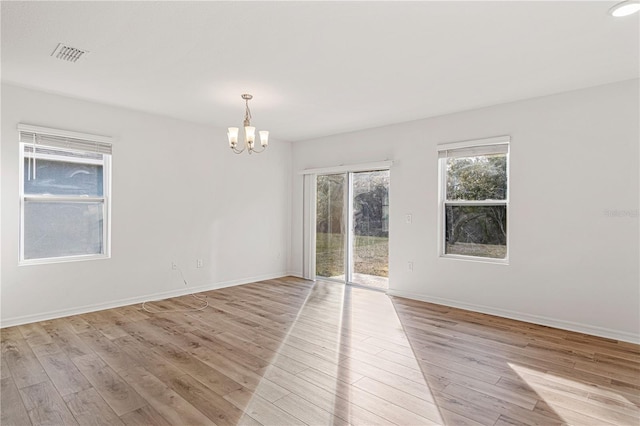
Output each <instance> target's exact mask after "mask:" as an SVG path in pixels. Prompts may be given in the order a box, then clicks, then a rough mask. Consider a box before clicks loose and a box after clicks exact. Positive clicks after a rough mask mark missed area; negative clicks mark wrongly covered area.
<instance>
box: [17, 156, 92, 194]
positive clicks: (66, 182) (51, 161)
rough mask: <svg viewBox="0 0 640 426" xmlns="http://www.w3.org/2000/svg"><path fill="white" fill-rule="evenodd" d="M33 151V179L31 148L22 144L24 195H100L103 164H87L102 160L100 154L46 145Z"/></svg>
mask: <svg viewBox="0 0 640 426" xmlns="http://www.w3.org/2000/svg"><path fill="white" fill-rule="evenodd" d="M36 153H37V156H38V158H36V161H35V164H36V170H35V179H34V176H33V175H34V173H33V170H32V168H33V160H32V159H31V158H29V157H30V156H31V155H32V148H31V147H25V159H24V193H25V194H51V195H87V196H90V197H102V196H103V166H102V164H91V163H96V162H97V161H102V155H101V154H74V153H71V152H64V151H60V150H53V149H46V148H38V149H37V151H36ZM82 160H85V161H87V163H83V162H82ZM79 161H80V162H79Z"/></svg>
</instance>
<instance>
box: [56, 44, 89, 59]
mask: <svg viewBox="0 0 640 426" xmlns="http://www.w3.org/2000/svg"><path fill="white" fill-rule="evenodd" d="M87 53H89V51H88V50H82V49H78V48H77V47H71V46H68V45H66V44H64V43H58V46H57V47H56V48H55V50H54V51H53V53H51V56H53V57H56V58H58V59H62V60H63V61H68V62H77V61H78V59H80V58H81V57H83V56H84V55H86V54H87Z"/></svg>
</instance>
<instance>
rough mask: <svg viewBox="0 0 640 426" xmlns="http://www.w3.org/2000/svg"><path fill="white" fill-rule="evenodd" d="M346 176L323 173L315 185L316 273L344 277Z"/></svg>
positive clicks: (331, 276) (336, 277) (337, 277)
mask: <svg viewBox="0 0 640 426" xmlns="http://www.w3.org/2000/svg"><path fill="white" fill-rule="evenodd" d="M346 184H347V175H346V174H337V175H321V176H318V177H317V188H316V275H317V276H319V277H326V278H334V279H340V280H344V279H345V275H344V274H345V251H346V236H347V233H346V231H347V229H348V228H347V211H348V209H347V204H346Z"/></svg>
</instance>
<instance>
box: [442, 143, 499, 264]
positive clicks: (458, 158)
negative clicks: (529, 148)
mask: <svg viewBox="0 0 640 426" xmlns="http://www.w3.org/2000/svg"><path fill="white" fill-rule="evenodd" d="M438 157H439V162H440V232H441V239H440V241H441V244H440V255H441V256H447V257H460V258H467V257H475V258H484V259H494V260H495V261H499V262H506V260H507V259H508V250H507V241H508V234H507V213H508V208H509V191H508V179H509V167H508V160H509V138H508V137H499V138H491V139H483V140H479V141H471V142H460V143H454V144H445V145H439V146H438ZM498 259H499V260H498Z"/></svg>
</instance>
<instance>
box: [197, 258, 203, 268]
mask: <svg viewBox="0 0 640 426" xmlns="http://www.w3.org/2000/svg"><path fill="white" fill-rule="evenodd" d="M203 266H204V262H203V261H202V259H197V260H196V268H202V267H203Z"/></svg>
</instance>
